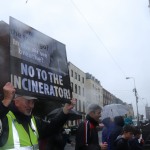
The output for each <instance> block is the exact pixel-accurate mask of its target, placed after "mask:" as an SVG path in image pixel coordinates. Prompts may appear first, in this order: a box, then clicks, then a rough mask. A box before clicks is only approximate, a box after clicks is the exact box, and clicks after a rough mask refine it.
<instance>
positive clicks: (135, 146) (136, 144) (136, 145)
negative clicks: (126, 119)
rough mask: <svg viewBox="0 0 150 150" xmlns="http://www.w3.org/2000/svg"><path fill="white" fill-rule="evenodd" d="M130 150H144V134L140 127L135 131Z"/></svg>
mask: <svg viewBox="0 0 150 150" xmlns="http://www.w3.org/2000/svg"><path fill="white" fill-rule="evenodd" d="M129 145H130V150H142V149H143V145H144V140H143V139H142V132H141V129H139V127H135V129H134V137H133V138H132V139H131V140H129Z"/></svg>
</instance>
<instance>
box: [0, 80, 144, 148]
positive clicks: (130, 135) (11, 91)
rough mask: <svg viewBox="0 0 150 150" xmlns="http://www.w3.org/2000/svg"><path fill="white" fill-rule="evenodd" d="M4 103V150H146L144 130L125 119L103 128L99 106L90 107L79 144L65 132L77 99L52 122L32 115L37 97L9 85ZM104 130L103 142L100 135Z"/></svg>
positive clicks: (0, 109)
mask: <svg viewBox="0 0 150 150" xmlns="http://www.w3.org/2000/svg"><path fill="white" fill-rule="evenodd" d="M3 95H4V97H3V99H2V100H1V101H0V120H1V124H0V129H1V130H0V150H64V148H65V145H66V143H70V144H72V145H73V147H74V149H75V150H142V149H143V144H144V141H143V139H142V136H141V134H142V133H141V129H140V128H139V127H136V126H133V125H132V123H126V122H125V120H124V117H123V116H116V117H114V118H110V117H107V118H105V119H103V120H102V124H103V126H99V125H100V117H101V112H102V108H101V107H100V106H99V105H97V104H90V105H89V106H88V107H87V112H86V119H85V120H84V121H82V122H81V123H80V124H79V126H78V129H77V131H76V135H75V136H76V137H75V141H71V140H70V139H69V134H68V133H69V132H68V130H67V128H66V130H65V129H64V128H63V127H64V125H65V124H66V122H67V120H68V117H69V112H70V111H71V109H73V108H74V106H75V104H76V99H72V100H71V103H66V104H65V105H64V107H63V109H62V111H60V112H59V113H58V114H57V115H56V116H55V117H54V118H53V119H51V121H50V122H47V121H44V120H42V119H40V118H38V117H36V116H34V115H33V114H32V110H33V108H34V105H35V102H37V98H36V97H32V96H28V95H19V94H18V93H16V90H15V88H14V86H13V85H12V84H11V83H10V82H8V83H6V84H5V86H4V87H3ZM99 130H102V139H101V140H102V142H101V143H99V137H98V132H99Z"/></svg>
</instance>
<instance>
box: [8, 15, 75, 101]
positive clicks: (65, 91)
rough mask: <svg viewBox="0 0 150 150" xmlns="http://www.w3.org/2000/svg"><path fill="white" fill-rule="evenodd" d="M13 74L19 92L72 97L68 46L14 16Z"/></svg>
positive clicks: (11, 49) (12, 40)
mask: <svg viewBox="0 0 150 150" xmlns="http://www.w3.org/2000/svg"><path fill="white" fill-rule="evenodd" d="M9 25H10V74H11V82H12V83H13V85H14V86H15V88H16V90H17V92H18V93H21V94H28V95H33V96H37V97H40V98H44V99H58V100H70V99H71V96H72V95H71V87H70V77H69V71H68V65H67V56H66V48H65V45H64V44H62V43H60V42H58V41H56V40H54V39H52V38H51V37H48V36H46V35H44V34H43V33H41V32H39V31H37V30H35V29H33V28H32V27H30V26H28V25H25V24H23V23H22V22H20V21H18V20H16V19H14V18H12V17H10V24H9Z"/></svg>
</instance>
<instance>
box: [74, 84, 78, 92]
mask: <svg viewBox="0 0 150 150" xmlns="http://www.w3.org/2000/svg"><path fill="white" fill-rule="evenodd" d="M74 92H75V93H77V85H76V84H75V91H74Z"/></svg>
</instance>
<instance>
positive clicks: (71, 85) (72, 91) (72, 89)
mask: <svg viewBox="0 0 150 150" xmlns="http://www.w3.org/2000/svg"><path fill="white" fill-rule="evenodd" d="M71 89H72V92H73V82H71Z"/></svg>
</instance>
